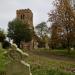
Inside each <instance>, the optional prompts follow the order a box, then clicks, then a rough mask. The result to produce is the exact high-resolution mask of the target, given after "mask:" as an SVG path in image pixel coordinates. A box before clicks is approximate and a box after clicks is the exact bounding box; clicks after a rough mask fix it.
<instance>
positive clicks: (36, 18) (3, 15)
mask: <svg viewBox="0 0 75 75" xmlns="http://www.w3.org/2000/svg"><path fill="white" fill-rule="evenodd" d="M52 1H53V0H0V28H2V29H5V30H6V29H7V26H8V22H9V21H11V20H13V19H14V18H15V17H16V10H17V9H26V8H30V9H31V10H32V12H33V23H34V26H36V25H37V24H38V23H40V22H42V21H47V20H48V12H49V11H50V10H52V9H53V6H52Z"/></svg>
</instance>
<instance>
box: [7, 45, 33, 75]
mask: <svg viewBox="0 0 75 75" xmlns="http://www.w3.org/2000/svg"><path fill="white" fill-rule="evenodd" d="M6 54H7V56H8V58H9V59H10V61H9V62H8V63H7V64H6V75H32V74H31V71H30V65H29V64H28V63H26V62H25V61H23V57H27V56H28V54H27V53H24V52H23V51H22V50H20V49H19V48H17V46H16V45H14V44H13V45H12V47H11V49H10V50H9V51H7V52H6Z"/></svg>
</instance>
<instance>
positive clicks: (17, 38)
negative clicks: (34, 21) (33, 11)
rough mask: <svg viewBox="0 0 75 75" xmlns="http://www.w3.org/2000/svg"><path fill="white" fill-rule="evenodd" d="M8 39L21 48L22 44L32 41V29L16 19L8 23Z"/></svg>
mask: <svg viewBox="0 0 75 75" xmlns="http://www.w3.org/2000/svg"><path fill="white" fill-rule="evenodd" d="M8 37H9V38H10V39H13V40H14V42H15V43H16V44H17V45H18V47H20V42H21V41H24V42H29V41H31V40H32V29H29V27H28V24H23V23H22V22H21V21H20V20H18V19H15V20H13V21H11V22H9V23H8Z"/></svg>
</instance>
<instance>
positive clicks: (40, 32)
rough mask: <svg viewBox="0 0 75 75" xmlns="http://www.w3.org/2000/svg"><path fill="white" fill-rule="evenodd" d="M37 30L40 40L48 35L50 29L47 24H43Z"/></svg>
mask: <svg viewBox="0 0 75 75" xmlns="http://www.w3.org/2000/svg"><path fill="white" fill-rule="evenodd" d="M35 28H36V33H37V35H38V36H40V38H43V37H44V35H45V34H47V32H48V27H47V24H46V22H41V23H40V24H38V25H37V26H36V27H35Z"/></svg>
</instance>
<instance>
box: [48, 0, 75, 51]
mask: <svg viewBox="0 0 75 75" xmlns="http://www.w3.org/2000/svg"><path fill="white" fill-rule="evenodd" d="M54 6H55V7H56V9H55V10H53V11H51V12H50V13H49V21H50V22H52V24H53V25H52V27H51V31H52V36H51V41H52V44H53V45H54V46H56V44H58V45H62V46H63V47H65V46H66V47H67V48H68V52H70V47H74V41H75V36H74V35H75V15H74V12H73V10H72V8H71V6H70V4H69V2H68V0H55V1H54Z"/></svg>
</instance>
